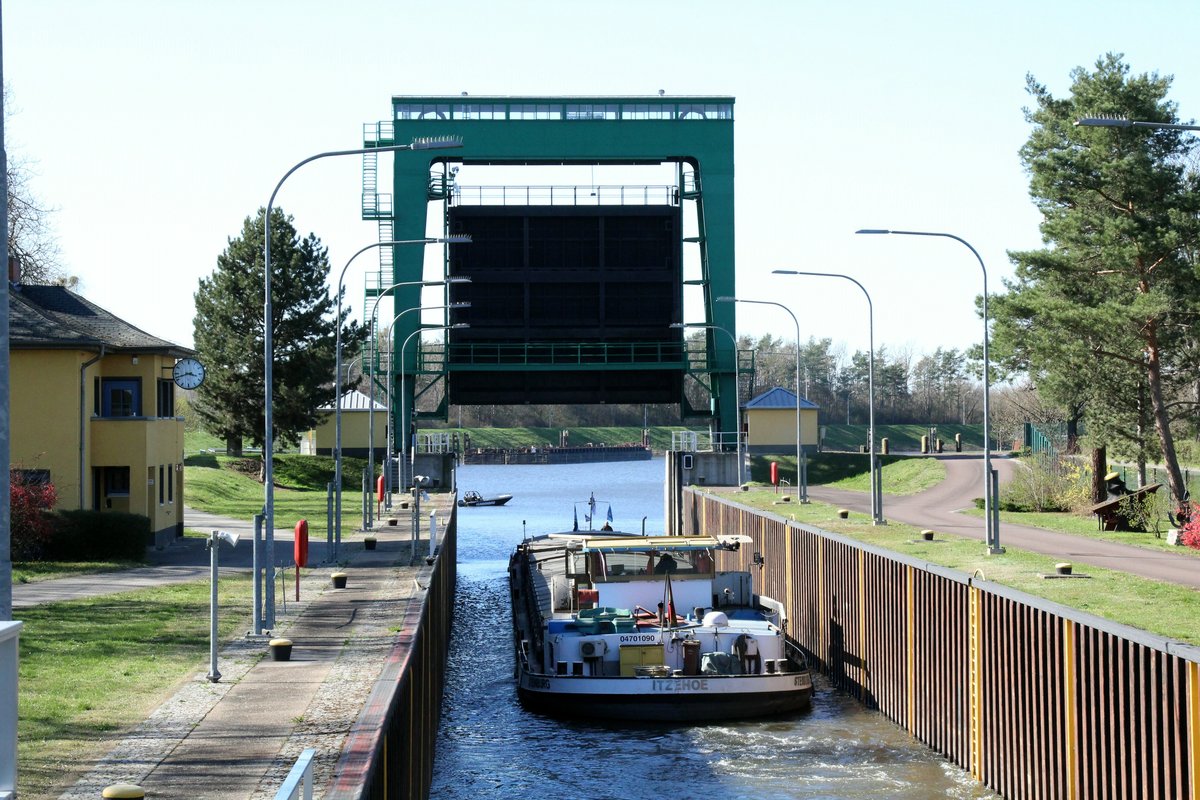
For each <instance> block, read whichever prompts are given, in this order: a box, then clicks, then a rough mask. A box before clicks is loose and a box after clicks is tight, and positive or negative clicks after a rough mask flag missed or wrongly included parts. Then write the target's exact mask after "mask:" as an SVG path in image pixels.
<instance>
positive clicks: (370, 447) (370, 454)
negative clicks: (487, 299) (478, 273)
mask: <svg viewBox="0 0 1200 800" xmlns="http://www.w3.org/2000/svg"><path fill="white" fill-rule="evenodd" d="M470 282H471V279H470V278H469V277H467V276H465V275H459V276H455V277H450V278H446V279H445V280H440V281H400V282H399V283H393V284H392V285H391V286H389V287H387V288H386V289H384V290H383V291H382V292H380V293H379V296H378V297H376V298H375V302H374V303H373V304H372V305H371V315H370V316H369V317H368V319H367V323H368V328H367V330H368V331H370V334H371V341H370V345H371V360H370V362H369V364H370V367H369V369H368V371H367V375H368V378H367V386H368V389H369V391H370V393H371V398H370V399H371V402H370V411H371V414H370V416H369V417H368V418H367V460H368V461H369V462H370V467H369V471H368V473H367V474H368V475H370V476H371V479H374V477H375V355H376V354H375V315H376V314H378V313H379V301H380V300H382V299H383V298H384V295H387V294H389V293H390V292H392V290H394V289H399V288H400V287H402V286H445V285H448V284H451V283H470ZM394 321H395V320H393V322H394ZM388 413H389V414H390V413H391V409H390V408H389V409H388ZM371 491H372V487H370V486H368V487H367V492H368V493H370V492H371ZM367 514H368V519H367V523H368V525H369V524H370V522H371V519H372V517H373V515H374V512H373V511H372V510H371V504H370V503H367Z"/></svg>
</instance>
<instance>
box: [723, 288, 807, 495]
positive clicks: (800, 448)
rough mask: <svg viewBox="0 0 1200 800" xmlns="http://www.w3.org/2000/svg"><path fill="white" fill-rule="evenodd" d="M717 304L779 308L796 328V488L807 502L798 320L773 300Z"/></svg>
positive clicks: (726, 299)
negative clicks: (801, 425)
mask: <svg viewBox="0 0 1200 800" xmlns="http://www.w3.org/2000/svg"><path fill="white" fill-rule="evenodd" d="M717 302H718V303H754V304H756V305H764V306H779V307H780V308H782V309H783V310H784V311H786V312H787V313H788V316H790V317H791V318H792V322H793V323H794V324H795V326H796V486H797V489H796V491H797V493H798V494H799V498H800V502H801V503H807V502H808V455H807V454H806V453H805V452H804V444H803V443H802V441H801V439H800V320H798V319H796V315H795V314H793V313H792V310H791V309H790V308H788V307H787V306H785V305H784V304H783V303H776V302H775V301H773V300H743V299H742V298H740V297H718V298H717Z"/></svg>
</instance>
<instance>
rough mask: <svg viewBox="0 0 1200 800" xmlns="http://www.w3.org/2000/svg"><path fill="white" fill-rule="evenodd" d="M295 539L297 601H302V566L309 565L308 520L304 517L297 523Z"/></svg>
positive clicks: (293, 546) (293, 549)
mask: <svg viewBox="0 0 1200 800" xmlns="http://www.w3.org/2000/svg"><path fill="white" fill-rule="evenodd" d="M295 533H296V536H295V539H294V540H293V541H292V555H293V556H294V557H295V561H296V602H297V603H299V602H300V568H301V567H307V566H308V520H306V519H302V520H300V521H299V522H297V523H296V528H295Z"/></svg>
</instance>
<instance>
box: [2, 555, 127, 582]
mask: <svg viewBox="0 0 1200 800" xmlns="http://www.w3.org/2000/svg"><path fill="white" fill-rule="evenodd" d="M12 566H13V584H14V585H16V584H18V583H37V582H38V581H49V580H54V579H55V578H72V577H74V576H76V575H88V574H91V573H95V572H115V571H116V570H121V569H133V568H134V567H142V566H145V564H142V563H140V562H137V561H15V562H13V565H12Z"/></svg>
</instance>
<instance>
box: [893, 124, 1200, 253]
mask: <svg viewBox="0 0 1200 800" xmlns="http://www.w3.org/2000/svg"><path fill="white" fill-rule="evenodd" d="M1075 124H1076V125H1080V126H1082V127H1085V128H1158V129H1162V130H1168V131H1200V125H1180V124H1178V123H1175V122H1143V121H1141V120H1136V119H1109V118H1108V117H1084V118H1083V119H1077V120H1075ZM893 233H895V231H893Z"/></svg>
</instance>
